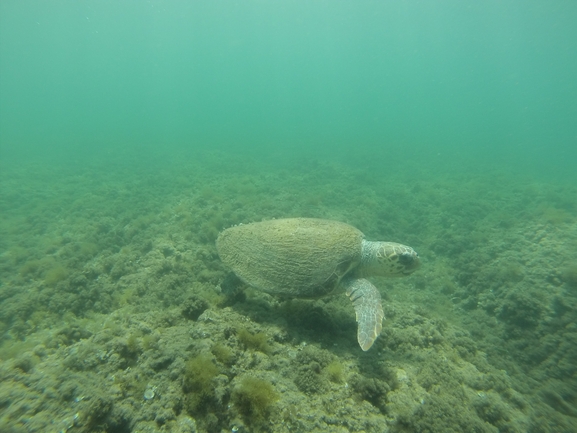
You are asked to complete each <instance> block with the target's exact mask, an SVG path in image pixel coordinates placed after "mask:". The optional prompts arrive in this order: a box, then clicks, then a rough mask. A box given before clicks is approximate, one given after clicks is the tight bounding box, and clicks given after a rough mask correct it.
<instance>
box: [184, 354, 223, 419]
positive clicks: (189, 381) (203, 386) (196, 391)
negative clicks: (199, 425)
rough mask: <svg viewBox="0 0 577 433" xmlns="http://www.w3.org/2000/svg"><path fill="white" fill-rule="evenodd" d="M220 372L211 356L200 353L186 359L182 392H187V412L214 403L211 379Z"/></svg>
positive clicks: (194, 411)
mask: <svg viewBox="0 0 577 433" xmlns="http://www.w3.org/2000/svg"><path fill="white" fill-rule="evenodd" d="M219 373H220V371H219V369H218V367H217V366H216V365H215V364H214V362H212V358H211V357H210V356H209V355H207V354H205V353H201V354H200V355H197V356H195V357H193V358H191V359H189V360H188V362H187V363H186V365H185V367H184V383H183V389H184V392H186V393H188V396H187V407H188V410H189V412H191V413H196V412H198V411H199V410H201V409H203V408H205V407H206V406H210V405H211V404H212V403H214V400H215V395H214V387H213V386H212V385H213V379H214V378H215V377H216V376H218V374H219Z"/></svg>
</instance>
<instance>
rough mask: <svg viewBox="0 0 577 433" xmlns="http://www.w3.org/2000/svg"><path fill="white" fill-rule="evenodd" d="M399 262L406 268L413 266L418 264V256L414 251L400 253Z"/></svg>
mask: <svg viewBox="0 0 577 433" xmlns="http://www.w3.org/2000/svg"><path fill="white" fill-rule="evenodd" d="M399 263H400V264H401V265H403V266H404V267H406V268H408V269H411V268H414V267H416V266H418V264H419V256H418V255H417V254H416V253H415V254H411V253H402V254H400V255H399Z"/></svg>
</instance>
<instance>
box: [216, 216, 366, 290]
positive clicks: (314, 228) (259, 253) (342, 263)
mask: <svg viewBox="0 0 577 433" xmlns="http://www.w3.org/2000/svg"><path fill="white" fill-rule="evenodd" d="M362 239H363V234H362V233H361V232H360V231H359V230H357V229H356V228H354V227H351V226H350V225H348V224H344V223H341V222H338V221H329V220H322V219H312V218H288V219H278V220H270V221H263V222H260V223H253V224H244V225H239V226H235V227H231V228H229V229H227V230H224V231H223V232H222V233H221V234H220V236H219V237H218V239H217V240H216V248H217V250H218V254H219V255H220V258H221V259H222V261H223V262H224V263H225V264H226V265H227V266H229V267H230V268H231V269H232V270H233V271H234V272H235V273H236V274H237V275H238V276H239V277H240V278H241V279H242V280H243V281H244V282H246V283H247V284H249V285H251V286H254V287H256V288H257V289H260V290H263V291H265V292H268V293H271V294H275V295H286V296H289V297H301V298H303V297H304V298H314V297H319V296H324V295H326V294H328V293H330V292H332V291H333V290H334V289H335V288H336V287H337V285H338V283H339V281H340V280H341V278H342V277H343V276H344V275H345V274H346V273H347V272H349V271H350V270H351V269H353V268H355V267H356V266H357V265H358V264H359V263H360V261H361V245H362Z"/></svg>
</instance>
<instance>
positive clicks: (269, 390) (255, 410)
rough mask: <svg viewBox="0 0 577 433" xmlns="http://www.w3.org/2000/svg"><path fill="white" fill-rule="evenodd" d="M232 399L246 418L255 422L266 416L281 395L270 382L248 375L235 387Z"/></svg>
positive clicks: (251, 422)
mask: <svg viewBox="0 0 577 433" xmlns="http://www.w3.org/2000/svg"><path fill="white" fill-rule="evenodd" d="M232 399H233V402H234V404H235V406H236V407H237V409H238V410H239V412H240V413H241V414H242V416H243V417H244V418H245V420H246V421H247V422H248V423H250V424H253V423H255V422H258V421H260V420H262V419H264V418H265V417H266V415H267V414H268V412H269V410H270V408H271V406H272V405H273V403H275V402H276V401H277V400H278V399H279V395H278V393H277V392H276V391H275V389H274V387H273V386H272V384H271V383H270V382H268V381H266V380H263V379H258V378H256V377H252V376H246V377H244V378H243V379H242V380H241V381H240V382H239V383H238V385H237V386H236V387H235V388H234V390H233V393H232Z"/></svg>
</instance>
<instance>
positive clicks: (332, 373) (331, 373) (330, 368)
mask: <svg viewBox="0 0 577 433" xmlns="http://www.w3.org/2000/svg"><path fill="white" fill-rule="evenodd" d="M325 371H326V373H327V376H328V377H329V380H330V381H331V382H334V383H343V382H344V381H345V366H344V365H343V364H342V363H341V362H339V361H337V360H335V361H332V362H331V363H330V364H329V365H327V366H326V368H325Z"/></svg>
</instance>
